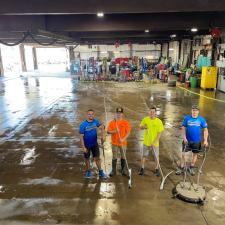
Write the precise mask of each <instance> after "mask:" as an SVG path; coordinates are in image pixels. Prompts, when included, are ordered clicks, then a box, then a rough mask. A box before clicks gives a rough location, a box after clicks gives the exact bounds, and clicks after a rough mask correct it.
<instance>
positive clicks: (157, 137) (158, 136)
mask: <svg viewBox="0 0 225 225" xmlns="http://www.w3.org/2000/svg"><path fill="white" fill-rule="evenodd" d="M161 134H162V132H159V133H158V135H157V136H156V138H155V140H154V141H153V142H152V145H155V144H156V143H157V142H159V139H160V137H161Z"/></svg>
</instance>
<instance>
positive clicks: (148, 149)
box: [142, 145, 159, 157]
mask: <svg viewBox="0 0 225 225" xmlns="http://www.w3.org/2000/svg"><path fill="white" fill-rule="evenodd" d="M142 151H143V152H142V154H143V156H144V157H148V156H149V155H150V152H152V153H153V154H155V155H156V156H157V157H159V147H156V146H146V145H143V148H142ZM153 151H154V152H153Z"/></svg>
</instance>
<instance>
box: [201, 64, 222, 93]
mask: <svg viewBox="0 0 225 225" xmlns="http://www.w3.org/2000/svg"><path fill="white" fill-rule="evenodd" d="M217 74H218V67H216V66H203V67H202V78H201V88H204V89H207V88H216V83H217Z"/></svg>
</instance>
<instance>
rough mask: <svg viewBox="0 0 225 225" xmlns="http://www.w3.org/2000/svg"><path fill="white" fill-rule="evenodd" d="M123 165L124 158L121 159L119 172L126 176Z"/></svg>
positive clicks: (124, 163) (124, 162)
mask: <svg viewBox="0 0 225 225" xmlns="http://www.w3.org/2000/svg"><path fill="white" fill-rule="evenodd" d="M125 165H126V160H125V159H121V174H122V175H123V176H126V173H125Z"/></svg>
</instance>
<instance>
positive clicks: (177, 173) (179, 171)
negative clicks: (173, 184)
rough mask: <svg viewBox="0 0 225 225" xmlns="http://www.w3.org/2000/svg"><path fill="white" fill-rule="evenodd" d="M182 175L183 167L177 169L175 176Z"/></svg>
mask: <svg viewBox="0 0 225 225" xmlns="http://www.w3.org/2000/svg"><path fill="white" fill-rule="evenodd" d="M183 173H184V167H179V168H177V171H176V175H181V174H183Z"/></svg>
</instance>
